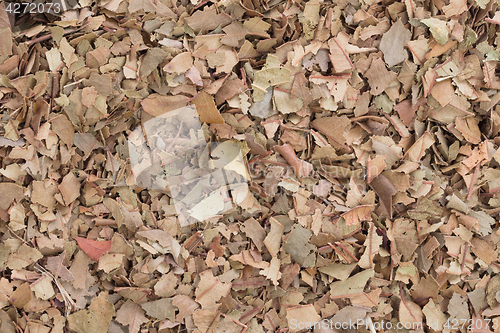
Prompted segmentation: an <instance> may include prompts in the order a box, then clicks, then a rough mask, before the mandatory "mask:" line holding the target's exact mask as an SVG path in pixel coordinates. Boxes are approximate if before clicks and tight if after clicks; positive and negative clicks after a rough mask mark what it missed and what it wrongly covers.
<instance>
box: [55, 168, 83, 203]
mask: <svg viewBox="0 0 500 333" xmlns="http://www.w3.org/2000/svg"><path fill="white" fill-rule="evenodd" d="M58 188H59V191H60V192H61V194H62V196H63V199H64V202H65V203H66V205H69V204H71V203H72V202H73V201H75V200H76V198H78V197H79V196H80V182H79V181H78V179H77V178H76V176H75V174H74V173H73V172H69V173H68V174H67V175H66V176H64V178H63V181H62V182H61V185H59V186H58Z"/></svg>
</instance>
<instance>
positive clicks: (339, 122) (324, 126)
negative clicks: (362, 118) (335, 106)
mask: <svg viewBox="0 0 500 333" xmlns="http://www.w3.org/2000/svg"><path fill="white" fill-rule="evenodd" d="M311 124H312V126H313V127H314V128H316V129H317V130H318V131H320V132H321V133H322V134H324V135H326V136H327V137H328V139H329V142H330V144H331V145H332V147H334V148H335V149H336V150H340V151H341V152H342V153H344V152H345V153H349V152H351V151H352V150H351V148H350V147H347V146H346V145H345V143H346V141H347V140H346V138H345V133H346V132H347V131H349V130H350V128H351V121H350V120H349V118H347V117H346V116H341V117H337V116H332V117H323V118H317V119H315V120H314V121H313V122H312V123H311Z"/></svg>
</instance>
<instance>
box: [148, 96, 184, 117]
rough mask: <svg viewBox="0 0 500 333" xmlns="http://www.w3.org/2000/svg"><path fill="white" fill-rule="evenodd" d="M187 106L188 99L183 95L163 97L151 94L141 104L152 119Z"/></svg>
mask: <svg viewBox="0 0 500 333" xmlns="http://www.w3.org/2000/svg"><path fill="white" fill-rule="evenodd" d="M187 104H188V98H187V97H186V96H183V95H176V96H163V95H159V94H151V95H149V96H148V97H147V98H145V99H143V100H142V102H141V105H142V108H143V109H144V111H145V112H146V113H147V114H148V115H150V116H153V117H158V116H161V115H162V114H164V113H166V112H169V111H173V110H176V109H180V108H182V107H184V106H186V105H187Z"/></svg>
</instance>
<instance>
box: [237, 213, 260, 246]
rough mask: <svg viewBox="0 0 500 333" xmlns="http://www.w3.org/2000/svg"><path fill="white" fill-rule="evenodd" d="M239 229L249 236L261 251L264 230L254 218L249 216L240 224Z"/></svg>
mask: <svg viewBox="0 0 500 333" xmlns="http://www.w3.org/2000/svg"><path fill="white" fill-rule="evenodd" d="M241 231H243V232H244V233H245V234H246V235H247V236H248V237H250V238H251V239H252V241H253V243H254V244H255V246H256V247H257V249H258V250H259V251H262V246H263V245H264V238H265V237H266V231H265V230H264V228H262V226H261V225H260V223H259V222H257V220H256V219H254V218H250V219H248V220H246V221H245V223H244V224H243V225H242V226H241Z"/></svg>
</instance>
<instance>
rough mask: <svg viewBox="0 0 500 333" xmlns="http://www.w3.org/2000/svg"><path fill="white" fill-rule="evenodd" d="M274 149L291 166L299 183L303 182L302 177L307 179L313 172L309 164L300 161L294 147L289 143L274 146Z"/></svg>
mask: <svg viewBox="0 0 500 333" xmlns="http://www.w3.org/2000/svg"><path fill="white" fill-rule="evenodd" d="M274 149H276V151H277V152H278V153H279V154H280V155H281V156H283V157H284V158H285V160H286V161H287V162H288V164H290V166H291V167H292V168H293V171H294V173H295V174H296V175H297V178H298V179H299V181H301V178H302V177H307V176H308V175H309V174H310V172H311V171H312V167H311V165H310V164H309V163H308V162H306V161H303V160H301V159H299V158H298V157H297V155H296V154H295V151H294V150H293V148H292V146H290V145H289V144H288V143H286V144H284V145H282V146H274Z"/></svg>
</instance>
